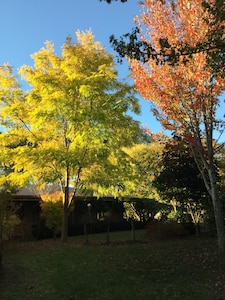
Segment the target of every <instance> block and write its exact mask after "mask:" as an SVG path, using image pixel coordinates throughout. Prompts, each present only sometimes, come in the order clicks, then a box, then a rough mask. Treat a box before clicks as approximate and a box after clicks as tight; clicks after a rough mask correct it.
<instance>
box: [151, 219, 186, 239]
mask: <svg viewBox="0 0 225 300" xmlns="http://www.w3.org/2000/svg"><path fill="white" fill-rule="evenodd" d="M187 234H188V232H187V231H186V230H185V228H184V226H183V224H181V223H177V222H163V221H153V222H151V223H149V224H148V225H147V229H146V236H147V238H149V239H150V240H152V239H153V240H154V239H167V238H177V237H182V236H186V235H187Z"/></svg>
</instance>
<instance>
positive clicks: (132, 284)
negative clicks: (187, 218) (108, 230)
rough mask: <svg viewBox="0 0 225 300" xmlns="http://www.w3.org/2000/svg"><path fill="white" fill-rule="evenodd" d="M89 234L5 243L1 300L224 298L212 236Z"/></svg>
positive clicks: (223, 267) (221, 263) (223, 270)
mask: <svg viewBox="0 0 225 300" xmlns="http://www.w3.org/2000/svg"><path fill="white" fill-rule="evenodd" d="M136 238H137V242H135V243H132V242H130V241H129V239H131V234H130V232H119V233H112V234H111V235H110V241H111V243H110V244H109V245H107V244H106V243H105V241H106V235H105V234H98V235H92V236H90V237H89V243H88V245H84V243H83V241H84V238H83V237H81V236H78V237H72V238H69V241H68V242H67V243H66V244H61V243H60V242H59V241H53V240H44V241H34V242H17V243H16V242H8V243H6V245H5V248H4V261H3V263H4V266H3V270H2V273H1V277H0V279H1V283H0V299H1V300H20V299H21V300H22V299H23V300H36V299H46V300H51V299H53V300H58V299H65V300H69V299H79V300H89V299H90V300H103V299H104V300H130V299H145V300H158V299H160V300H161V299H162V300H163V299H165V300H173V299H179V300H180V299H181V300H188V299H190V300H194V299H196V300H201V299H202V300H222V299H225V260H223V259H221V258H219V256H218V255H217V245H216V240H215V239H212V238H193V237H192V238H183V239H173V240H163V241H151V242H146V241H145V240H144V232H143V231H137V233H136Z"/></svg>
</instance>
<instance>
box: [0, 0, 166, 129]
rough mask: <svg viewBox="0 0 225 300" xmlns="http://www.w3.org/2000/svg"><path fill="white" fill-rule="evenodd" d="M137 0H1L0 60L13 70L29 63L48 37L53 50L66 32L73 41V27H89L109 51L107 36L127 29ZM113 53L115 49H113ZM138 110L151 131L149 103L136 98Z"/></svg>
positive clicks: (154, 124)
mask: <svg viewBox="0 0 225 300" xmlns="http://www.w3.org/2000/svg"><path fill="white" fill-rule="evenodd" d="M137 2H138V0H130V1H128V2H127V3H124V4H122V3H120V2H114V3H112V4H110V5H109V4H107V3H106V2H99V0H1V1H0V11H1V18H0V64H2V63H5V62H8V63H9V64H10V65H11V66H12V67H13V68H14V70H15V72H16V70H17V68H18V67H20V66H22V65H24V64H27V65H33V61H32V59H31V58H30V55H31V54H33V53H34V52H36V51H38V50H39V49H40V48H41V47H43V46H44V42H45V41H46V40H49V41H52V42H53V43H54V45H55V49H56V52H57V53H58V54H60V47H61V46H62V45H63V43H64V42H65V39H66V37H67V36H68V35H70V36H72V37H73V38H74V41H75V32H76V31H77V30H81V31H83V30H84V31H85V30H88V29H91V30H92V32H93V34H94V35H95V40H96V41H99V42H100V43H101V44H102V45H103V46H105V47H106V49H107V51H108V52H110V53H113V49H112V47H111V46H110V43H109V36H110V35H111V34H114V35H115V36H117V37H119V36H121V35H122V34H124V33H127V32H131V29H132V28H133V27H134V23H133V17H134V16H135V15H136V14H138V13H139V9H140V7H139V5H138V4H137ZM114 54H116V53H114ZM118 70H119V76H120V77H121V78H125V77H126V76H127V74H128V68H127V65H126V64H123V65H122V66H119V65H118ZM140 104H141V109H142V114H141V115H140V116H138V117H136V116H135V117H134V118H135V119H137V120H139V121H140V122H141V124H144V125H146V126H147V127H148V128H150V129H151V130H152V131H153V132H158V131H159V130H160V124H159V123H158V122H157V121H156V120H155V118H154V117H153V116H152V114H151V113H150V103H149V102H148V101H145V100H142V99H141V98H140Z"/></svg>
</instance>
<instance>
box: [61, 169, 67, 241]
mask: <svg viewBox="0 0 225 300" xmlns="http://www.w3.org/2000/svg"><path fill="white" fill-rule="evenodd" d="M63 198H64V199H63V217H62V231H61V242H62V243H64V242H66V241H67V238H68V218H69V168H68V167H67V168H66V176H65V187H64V194H63Z"/></svg>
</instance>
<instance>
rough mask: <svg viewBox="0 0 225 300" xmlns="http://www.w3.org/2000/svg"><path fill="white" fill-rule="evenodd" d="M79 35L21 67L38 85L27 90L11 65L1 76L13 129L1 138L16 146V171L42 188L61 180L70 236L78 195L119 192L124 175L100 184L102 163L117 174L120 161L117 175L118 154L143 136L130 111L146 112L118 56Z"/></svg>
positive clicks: (5, 113) (6, 121) (4, 108)
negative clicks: (124, 79)
mask: <svg viewBox="0 0 225 300" xmlns="http://www.w3.org/2000/svg"><path fill="white" fill-rule="evenodd" d="M76 36H77V42H72V40H71V38H68V39H67V40H66V42H65V43H64V44H63V46H62V53H61V56H59V55H57V54H56V53H55V50H54V46H53V44H52V43H51V42H46V44H45V47H43V48H42V49H40V50H39V51H38V52H36V53H34V54H33V55H32V58H33V60H34V66H26V65H25V66H22V67H21V68H20V70H19V72H20V74H21V75H22V78H23V79H24V80H26V82H27V83H28V84H29V85H30V86H31V88H30V90H28V91H26V92H24V93H22V92H21V90H20V88H19V87H18V84H17V80H16V78H15V77H14V76H13V73H12V70H11V68H10V67H9V66H7V65H5V66H3V67H2V69H3V71H4V72H3V73H2V74H1V77H2V79H1V80H2V81H4V79H5V80H6V86H5V89H4V91H2V97H1V114H2V120H1V121H2V122H1V123H2V126H5V131H4V132H3V133H2V134H1V137H0V138H1V141H2V143H3V144H5V145H6V144H10V145H13V146H14V147H11V148H10V149H8V150H9V151H8V155H10V161H12V162H13V166H14V174H13V176H14V178H15V180H18V181H23V182H24V181H26V180H29V181H30V182H32V183H33V184H37V185H41V184H42V186H44V185H46V184H48V183H56V182H58V183H59V184H60V187H61V190H62V193H63V222H62V230H61V240H62V241H66V239H67V229H68V213H69V207H70V204H71V201H72V199H73V198H74V197H75V196H76V194H77V192H78V191H79V192H81V191H82V190H84V189H88V188H90V189H93V188H95V189H98V190H99V189H100V188H102V189H103V190H104V191H106V192H107V187H109V186H114V188H112V189H111V190H112V191H114V192H115V193H116V192H117V191H118V189H119V185H120V183H119V182H118V181H119V180H123V178H122V176H121V178H120V179H118V178H115V177H113V174H112V176H111V177H110V176H108V178H107V182H106V181H105V180H103V178H102V177H101V178H97V184H95V185H94V184H93V183H94V182H95V180H94V178H95V176H97V175H98V174H104V172H100V171H99V170H100V169H101V168H103V169H105V170H106V169H107V174H108V175H109V174H110V171H109V168H110V167H111V166H112V169H113V172H115V168H116V165H115V164H114V163H112V162H111V159H112V157H114V158H116V157H123V156H124V154H121V153H122V147H124V146H129V145H132V143H133V142H135V141H136V139H137V138H138V136H139V134H140V127H139V123H138V122H136V121H134V120H133V119H132V117H130V116H129V114H128V112H130V111H133V112H135V113H138V112H139V106H138V103H137V99H136V98H135V94H134V90H133V87H132V86H130V85H129V84H127V83H125V82H122V81H120V80H118V78H117V71H116V69H115V65H114V61H113V56H112V55H111V54H108V53H107V52H106V50H105V48H104V47H102V46H101V44H100V43H99V42H95V41H94V36H93V34H92V32H91V31H87V32H80V31H78V32H77V33H76ZM7 78H8V79H10V81H11V84H10V85H7V84H8V82H9V81H8V80H7ZM118 165H119V163H117V166H118ZM90 170H91V172H90ZM98 171H99V172H98ZM115 174H116V175H117V174H118V171H117V172H115ZM97 177H98V176H97ZM69 187H70V188H71V187H72V188H73V194H72V195H71V196H70V194H69ZM108 191H109V189H108Z"/></svg>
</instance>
